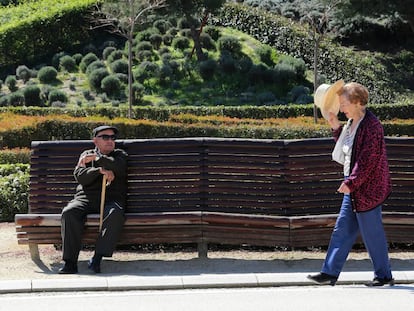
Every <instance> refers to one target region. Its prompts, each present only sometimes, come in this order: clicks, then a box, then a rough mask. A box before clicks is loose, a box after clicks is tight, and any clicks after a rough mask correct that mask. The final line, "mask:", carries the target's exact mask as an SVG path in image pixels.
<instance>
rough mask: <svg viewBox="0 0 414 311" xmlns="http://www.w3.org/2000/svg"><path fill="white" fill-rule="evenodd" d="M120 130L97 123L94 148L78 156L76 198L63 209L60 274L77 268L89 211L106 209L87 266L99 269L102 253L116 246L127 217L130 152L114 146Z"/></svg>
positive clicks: (108, 253)
mask: <svg viewBox="0 0 414 311" xmlns="http://www.w3.org/2000/svg"><path fill="white" fill-rule="evenodd" d="M117 134H118V129H117V128H116V127H113V126H109V125H101V126H98V127H97V128H95V129H94V130H93V132H92V136H93V143H94V144H95V148H94V149H90V150H85V151H84V152H82V154H81V155H80V157H79V161H78V163H77V165H76V167H75V170H74V173H73V174H74V177H75V179H76V181H77V182H78V183H79V185H78V186H77V188H76V194H75V196H74V198H73V199H72V200H71V201H70V202H69V203H68V204H67V205H66V206H65V208H64V209H63V211H62V251H63V255H62V258H63V260H64V262H65V264H64V266H63V267H62V268H61V269H60V270H59V273H60V274H74V273H77V272H78V265H77V262H78V256H79V252H80V249H81V245H82V244H81V243H82V232H83V228H84V224H85V220H86V215H87V214H91V213H101V212H103V213H102V216H103V217H101V218H100V229H101V230H100V232H99V234H98V238H97V241H96V245H95V254H94V256H93V258H91V260H90V261H89V263H88V268H89V269H90V270H91V271H92V272H94V273H100V272H101V260H102V257H111V256H112V253H113V251H114V249H115V246H116V243H117V241H118V238H119V236H120V234H121V231H122V228H123V224H124V221H125V217H124V211H125V203H126V202H125V200H126V192H127V184H126V180H127V154H126V152H125V151H124V150H122V149H115V140H116V138H117ZM101 210H102V211H101ZM101 221H102V223H101ZM101 224H102V226H101Z"/></svg>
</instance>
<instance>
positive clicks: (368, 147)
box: [333, 110, 391, 212]
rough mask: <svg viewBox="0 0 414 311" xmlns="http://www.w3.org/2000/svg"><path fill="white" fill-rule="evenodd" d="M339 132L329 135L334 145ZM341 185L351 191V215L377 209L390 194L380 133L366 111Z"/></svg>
mask: <svg viewBox="0 0 414 311" xmlns="http://www.w3.org/2000/svg"><path fill="white" fill-rule="evenodd" d="M341 131H342V127H340V128H339V129H337V130H335V131H333V136H334V139H335V141H337V140H338V138H339V135H340V134H341ZM345 184H346V185H347V186H348V187H349V189H350V190H351V199H352V209H353V210H354V211H355V212H366V211H369V210H371V209H373V208H375V207H377V206H378V205H381V204H382V203H383V202H384V201H385V199H387V197H388V196H389V194H390V193H391V178H390V172H389V167H388V160H387V151H386V148H385V140H384V129H383V127H382V125H381V123H380V121H379V120H378V119H377V118H376V117H375V115H374V114H373V113H372V112H370V111H369V110H367V111H366V113H365V116H364V118H363V120H362V121H361V123H360V124H359V127H358V129H357V132H356V134H355V139H354V143H353V145H352V156H351V173H350V176H349V178H348V179H347V180H346V181H345Z"/></svg>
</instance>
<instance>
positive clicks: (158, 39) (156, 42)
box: [149, 34, 162, 50]
mask: <svg viewBox="0 0 414 311" xmlns="http://www.w3.org/2000/svg"><path fill="white" fill-rule="evenodd" d="M149 40H150V42H151V44H152V46H153V47H154V49H157V50H158V49H159V48H160V46H161V43H162V36H161V35H159V34H153V35H151V37H150V38H149Z"/></svg>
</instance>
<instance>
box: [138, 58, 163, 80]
mask: <svg viewBox="0 0 414 311" xmlns="http://www.w3.org/2000/svg"><path fill="white" fill-rule="evenodd" d="M158 72H159V66H158V65H157V64H156V63H152V62H149V61H144V62H142V63H141V64H139V66H138V68H137V69H136V70H134V72H133V75H134V79H135V80H136V81H139V82H143V81H144V80H146V79H148V78H152V77H157V76H158Z"/></svg>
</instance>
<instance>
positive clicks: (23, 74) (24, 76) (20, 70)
mask: <svg viewBox="0 0 414 311" xmlns="http://www.w3.org/2000/svg"><path fill="white" fill-rule="evenodd" d="M16 77H17V78H18V79H20V80H23V82H24V83H26V82H27V81H29V80H30V78H31V77H32V72H31V70H30V69H29V68H27V66H25V65H20V66H18V67H17V68H16Z"/></svg>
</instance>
